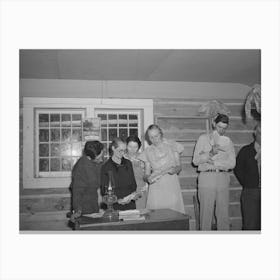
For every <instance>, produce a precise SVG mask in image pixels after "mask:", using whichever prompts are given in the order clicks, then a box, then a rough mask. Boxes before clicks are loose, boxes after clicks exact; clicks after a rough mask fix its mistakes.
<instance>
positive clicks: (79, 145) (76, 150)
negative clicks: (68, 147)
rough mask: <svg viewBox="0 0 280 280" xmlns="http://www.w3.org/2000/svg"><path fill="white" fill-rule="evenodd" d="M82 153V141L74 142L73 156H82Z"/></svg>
mask: <svg viewBox="0 0 280 280" xmlns="http://www.w3.org/2000/svg"><path fill="white" fill-rule="evenodd" d="M81 155H82V143H81V142H80V143H73V144H72V156H81Z"/></svg>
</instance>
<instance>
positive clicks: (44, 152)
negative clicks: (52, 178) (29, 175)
mask: <svg viewBox="0 0 280 280" xmlns="http://www.w3.org/2000/svg"><path fill="white" fill-rule="evenodd" d="M39 156H40V157H48V156H49V144H40V145H39Z"/></svg>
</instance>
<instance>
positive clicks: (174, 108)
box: [154, 100, 244, 117]
mask: <svg viewBox="0 0 280 280" xmlns="http://www.w3.org/2000/svg"><path fill="white" fill-rule="evenodd" d="M202 104H205V102H190V101H187V100H176V101H165V102H164V101H163V102H157V101H156V100H155V102H154V113H155V114H159V115H167V116H168V115H179V116H185V115H187V116H197V115H199V113H198V110H199V107H200V106H201V105H202ZM225 104H226V106H227V108H228V109H229V110H230V116H240V117H241V116H242V111H243V110H244V107H243V101H238V103H229V102H227V103H225Z"/></svg>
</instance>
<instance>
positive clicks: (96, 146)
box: [84, 141, 104, 159]
mask: <svg viewBox="0 0 280 280" xmlns="http://www.w3.org/2000/svg"><path fill="white" fill-rule="evenodd" d="M103 149H104V146H103V144H102V143H100V142H99V141H87V142H86V144H85V148H84V153H85V155H86V156H89V157H90V158H91V159H95V158H96V157H97V156H98V155H100V153H101V152H102V150H103Z"/></svg>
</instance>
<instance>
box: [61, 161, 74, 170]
mask: <svg viewBox="0 0 280 280" xmlns="http://www.w3.org/2000/svg"><path fill="white" fill-rule="evenodd" d="M71 162H72V161H71V158H62V159H61V169H62V171H71Z"/></svg>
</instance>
